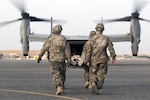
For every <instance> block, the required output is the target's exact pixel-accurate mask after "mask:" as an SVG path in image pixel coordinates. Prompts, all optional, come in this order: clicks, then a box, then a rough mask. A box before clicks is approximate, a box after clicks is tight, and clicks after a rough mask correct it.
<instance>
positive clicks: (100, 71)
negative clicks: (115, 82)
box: [86, 23, 116, 94]
mask: <svg viewBox="0 0 150 100" xmlns="http://www.w3.org/2000/svg"><path fill="white" fill-rule="evenodd" d="M95 29H96V35H95V36H93V37H92V38H91V39H90V44H89V48H88V51H87V54H86V62H87V66H89V65H90V67H91V70H90V82H91V85H92V87H91V88H92V93H93V94H99V90H100V89H101V88H102V86H103V84H104V79H105V76H106V74H107V67H108V65H107V63H108V61H109V57H108V54H107V48H108V50H109V52H110V55H111V57H112V64H115V61H116V60H115V59H116V54H115V50H114V48H113V44H112V42H111V40H110V39H109V37H107V36H106V35H103V31H104V25H103V24H102V23H98V24H97V25H96V27H95Z"/></svg>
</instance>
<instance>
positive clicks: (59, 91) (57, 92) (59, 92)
mask: <svg viewBox="0 0 150 100" xmlns="http://www.w3.org/2000/svg"><path fill="white" fill-rule="evenodd" d="M62 92H63V90H62V86H58V87H57V91H56V95H60V94H61V93H62Z"/></svg>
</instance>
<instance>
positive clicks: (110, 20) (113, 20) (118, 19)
mask: <svg viewBox="0 0 150 100" xmlns="http://www.w3.org/2000/svg"><path fill="white" fill-rule="evenodd" d="M130 20H131V16H127V17H123V18H116V19H108V20H103V22H104V23H111V22H117V21H130ZM94 22H96V23H98V22H101V21H100V20H97V21H94Z"/></svg>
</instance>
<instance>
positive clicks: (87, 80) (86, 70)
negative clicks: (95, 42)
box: [78, 31, 96, 88]
mask: <svg viewBox="0 0 150 100" xmlns="http://www.w3.org/2000/svg"><path fill="white" fill-rule="evenodd" d="M94 35H96V32H95V31H91V32H90V38H92V37H93V36H94ZM89 43H90V41H87V42H86V43H85V44H84V46H83V49H82V54H81V60H80V61H79V62H78V65H79V66H82V65H83V63H85V56H86V53H87V50H88V47H89ZM89 70H90V67H89V66H85V65H84V80H85V85H84V87H85V88H88V86H89V85H90V83H89V74H90V73H89Z"/></svg>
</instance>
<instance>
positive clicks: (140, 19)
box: [139, 18, 150, 22]
mask: <svg viewBox="0 0 150 100" xmlns="http://www.w3.org/2000/svg"><path fill="white" fill-rule="evenodd" d="M139 20H142V21H146V22H150V20H147V19H144V18H139Z"/></svg>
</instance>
